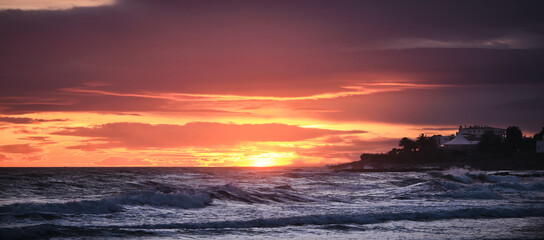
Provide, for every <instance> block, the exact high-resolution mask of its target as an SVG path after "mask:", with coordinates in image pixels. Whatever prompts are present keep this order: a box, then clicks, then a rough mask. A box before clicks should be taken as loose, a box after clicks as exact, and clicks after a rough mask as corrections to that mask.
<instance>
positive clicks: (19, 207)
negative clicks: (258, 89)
mask: <svg viewBox="0 0 544 240" xmlns="http://www.w3.org/2000/svg"><path fill="white" fill-rule="evenodd" d="M214 199H217V200H225V201H239V202H244V203H248V204H254V203H269V202H303V201H311V199H308V198H305V197H301V196H298V195H297V194H296V193H295V191H294V190H293V188H291V186H289V185H281V186H278V187H276V188H261V189H259V190H243V189H241V188H238V187H236V186H234V185H232V184H226V185H221V186H215V187H209V188H207V189H202V190H198V189H190V188H182V189H179V188H175V187H171V186H158V187H156V188H155V189H153V190H147V191H139V192H132V193H127V194H122V195H119V196H115V197H106V198H102V199H97V200H80V201H69V202H62V203H15V204H10V205H4V206H0V215H6V214H14V215H19V216H24V215H31V214H43V215H48V214H52V213H54V214H107V213H115V212H120V211H123V210H124V206H131V205H136V206H153V207H172V208H181V209H191V208H203V207H206V206H208V205H211V204H212V202H213V200H214Z"/></svg>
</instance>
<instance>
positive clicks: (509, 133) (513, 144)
mask: <svg viewBox="0 0 544 240" xmlns="http://www.w3.org/2000/svg"><path fill="white" fill-rule="evenodd" d="M522 141H523V133H522V132H521V130H520V129H519V127H516V126H511V127H508V128H507V129H506V140H505V141H504V143H505V147H506V149H507V150H508V151H513V152H517V151H519V148H520V146H521V142H522Z"/></svg>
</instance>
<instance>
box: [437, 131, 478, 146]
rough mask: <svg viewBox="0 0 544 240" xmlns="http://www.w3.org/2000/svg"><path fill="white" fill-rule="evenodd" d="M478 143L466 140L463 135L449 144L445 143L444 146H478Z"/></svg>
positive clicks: (456, 137) (459, 135)
mask: <svg viewBox="0 0 544 240" xmlns="http://www.w3.org/2000/svg"><path fill="white" fill-rule="evenodd" d="M476 144H478V141H469V140H468V139H466V138H465V137H464V136H463V134H457V136H455V138H454V139H452V140H451V141H449V142H446V143H444V145H476Z"/></svg>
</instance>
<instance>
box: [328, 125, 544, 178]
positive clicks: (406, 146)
mask: <svg viewBox="0 0 544 240" xmlns="http://www.w3.org/2000/svg"><path fill="white" fill-rule="evenodd" d="M543 137H544V127H543V128H542V131H540V132H539V133H537V134H535V135H534V136H533V137H525V136H523V133H522V131H521V130H520V129H519V127H516V126H511V127H508V128H507V129H506V136H505V137H504V138H503V137H501V136H499V135H496V134H495V133H493V132H491V131H490V132H486V133H484V134H483V135H482V136H481V139H480V142H479V143H478V146H477V148H475V149H473V150H466V151H460V150H448V149H446V148H442V147H440V146H439V145H438V143H437V142H436V141H435V140H434V139H433V138H432V137H429V136H426V135H424V134H421V135H419V136H418V137H417V138H416V139H415V140H412V139H411V138H408V137H404V138H402V139H401V140H400V141H399V143H398V146H399V148H393V149H391V151H389V152H387V153H363V154H361V157H360V158H361V160H360V161H356V162H353V163H348V164H341V165H338V166H335V167H338V168H341V167H348V166H349V167H351V168H354V169H363V168H391V167H397V168H398V167H399V166H400V167H408V168H410V167H414V166H418V165H433V166H435V165H437V166H443V167H447V166H451V165H461V166H462V164H470V165H476V166H483V167H482V168H500V167H501V166H503V167H505V168H515V169H518V168H519V169H522V168H527V166H539V167H538V168H541V167H544V159H543V158H544V156H543V155H544V154H536V141H537V140H541V139H542V138H543ZM527 164H528V165H527ZM535 164H536V165H535ZM513 166H514V167H513ZM523 166H525V167H523Z"/></svg>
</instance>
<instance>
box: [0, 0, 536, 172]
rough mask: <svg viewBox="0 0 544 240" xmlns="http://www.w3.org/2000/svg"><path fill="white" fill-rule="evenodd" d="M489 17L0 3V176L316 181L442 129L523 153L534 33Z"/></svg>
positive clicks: (481, 9) (325, 5) (415, 5)
mask: <svg viewBox="0 0 544 240" xmlns="http://www.w3.org/2000/svg"><path fill="white" fill-rule="evenodd" d="M494 4H496V5H497V7H496V8H493V9H489V8H488V5H487V4H486V3H484V2H483V1H482V2H478V3H473V2H468V3H458V4H454V5H451V4H445V3H444V4H434V3H433V2H432V1H430V2H429V1H423V0H422V1H415V2H412V3H409V4H408V3H406V2H405V1H399V2H389V3H387V2H381V1H342V0H340V1H319V0H313V1H306V0H300V1H282V0H278V1H266V2H263V1H246V0H241V1H223V0H222V1H214V0H212V1H210V2H207V1H171V0H156V1H155V0H154V1H146V0H118V1H110V0H103V1H98V0H81V1H69V0H50V1H32V0H18V1H0V32H1V33H2V34H0V35H1V36H0V53H1V54H0V166H1V167H13V166H40V167H44V166H272V165H294V166H323V165H326V164H335V163H340V162H348V161H354V160H357V159H358V158H359V155H360V154H361V153H364V152H385V151H388V150H390V149H391V148H392V147H396V146H397V143H398V140H399V139H400V138H402V137H416V136H417V135H419V134H421V133H424V134H428V135H434V134H448V135H449V134H453V133H455V131H456V128H457V127H458V126H459V125H473V124H488V125H492V126H495V127H503V128H506V127H508V126H512V125H516V126H520V128H521V129H522V130H523V132H524V133H525V134H528V135H530V134H532V133H534V132H537V131H540V128H541V127H542V125H544V105H543V103H544V98H543V96H542V91H541V90H542V89H544V83H543V82H542V79H543V76H544V70H543V69H544V50H543V49H544V46H543V45H542V43H543V42H544V41H541V40H542V39H544V36H543V35H542V33H541V31H538V29H537V28H535V27H533V26H539V24H540V25H541V24H542V22H543V21H544V20H542V14H541V13H540V11H538V10H539V8H538V7H535V6H532V5H531V3H529V2H524V3H523V4H515V5H513V6H511V5H509V4H508V3H503V2H497V3H494ZM503 5H504V6H503ZM501 9H502V10H501ZM505 9H507V10H508V11H511V12H509V13H508V16H509V19H508V22H504V21H505V20H504V15H505V13H504V11H503V10H505ZM437 16H439V17H437ZM481 19H486V21H481Z"/></svg>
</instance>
